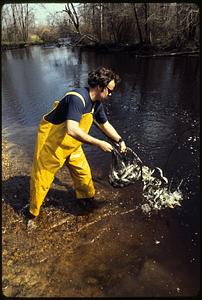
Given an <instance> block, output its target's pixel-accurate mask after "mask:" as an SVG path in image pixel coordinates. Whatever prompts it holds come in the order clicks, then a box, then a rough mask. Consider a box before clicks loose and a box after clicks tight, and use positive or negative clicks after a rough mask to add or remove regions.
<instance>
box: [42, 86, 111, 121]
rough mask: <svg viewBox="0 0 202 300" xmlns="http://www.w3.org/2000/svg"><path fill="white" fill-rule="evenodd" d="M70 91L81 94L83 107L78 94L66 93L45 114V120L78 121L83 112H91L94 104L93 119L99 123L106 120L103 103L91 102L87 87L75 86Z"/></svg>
mask: <svg viewBox="0 0 202 300" xmlns="http://www.w3.org/2000/svg"><path fill="white" fill-rule="evenodd" d="M71 92H77V93H79V94H80V95H82V96H83V98H84V100H85V107H84V103H83V101H82V100H81V98H79V97H78V96H75V95H66V96H64V97H63V98H62V99H61V100H60V101H59V104H58V106H57V107H56V108H55V109H54V110H53V111H52V112H50V113H49V114H47V115H46V116H45V119H46V120H47V121H49V122H50V123H52V124H61V123H63V122H64V121H66V120H74V121H77V122H79V121H80V119H81V117H82V115H83V114H86V113H89V112H91V110H92V107H93V105H94V104H95V106H94V113H93V117H94V118H95V120H96V121H97V122H98V123H100V124H104V123H105V122H106V121H107V116H106V113H105V111H104V107H103V104H102V103H101V102H100V101H98V100H97V101H96V102H92V100H91V98H90V95H89V88H86V87H85V88H76V89H74V90H71Z"/></svg>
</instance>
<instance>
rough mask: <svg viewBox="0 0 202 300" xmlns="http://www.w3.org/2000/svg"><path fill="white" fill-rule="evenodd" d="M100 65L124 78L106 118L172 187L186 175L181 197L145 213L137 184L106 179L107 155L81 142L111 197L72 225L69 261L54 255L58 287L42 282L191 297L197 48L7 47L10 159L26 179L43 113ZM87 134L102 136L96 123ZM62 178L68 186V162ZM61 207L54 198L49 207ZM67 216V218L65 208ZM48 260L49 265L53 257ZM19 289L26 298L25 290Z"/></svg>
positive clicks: (91, 292) (58, 291)
mask: <svg viewBox="0 0 202 300" xmlns="http://www.w3.org/2000/svg"><path fill="white" fill-rule="evenodd" d="M102 65H103V66H107V67H110V68H112V69H114V70H115V71H116V72H117V73H118V74H119V75H120V77H121V83H120V84H119V86H118V87H117V89H116V90H115V92H114V93H113V95H112V96H111V97H110V99H109V101H108V102H106V104H105V109H106V112H107V115H108V118H109V121H110V122H111V123H112V124H113V126H114V127H115V128H116V129H117V131H118V132H119V133H120V134H121V136H122V137H123V139H124V140H125V142H126V144H127V146H129V147H130V148H132V149H133V150H134V151H135V152H136V153H137V154H138V156H139V157H140V158H141V159H142V161H143V162H144V164H145V165H147V166H149V167H151V168H152V167H155V166H158V167H160V168H162V169H163V171H164V175H165V176H166V177H167V178H168V179H169V181H170V182H171V181H172V187H173V188H175V187H177V185H178V184H179V183H180V181H181V180H182V179H183V183H182V185H181V190H182V193H183V201H182V205H181V206H180V207H175V208H173V209H169V208H167V209H164V210H162V211H159V212H158V213H155V214H153V215H151V216H150V217H148V216H144V215H143V213H142V212H141V211H139V210H136V209H135V207H136V206H137V204H139V202H140V201H141V188H140V186H139V185H138V184H133V185H130V186H128V187H127V188H123V189H114V188H112V187H110V186H109V183H108V173H109V166H110V162H111V155H110V154H106V153H104V152H102V151H101V150H100V149H98V148H96V147H92V146H90V145H84V150H85V153H86V156H87V158H88V161H89V164H90V166H91V169H92V173H93V178H94V180H95V183H96V184H97V186H98V190H97V193H98V198H99V195H100V194H102V193H103V197H104V198H105V199H108V200H109V202H108V204H106V207H105V208H103V209H102V210H101V211H100V213H99V211H97V212H96V213H95V214H94V215H91V216H90V219H86V221H85V222H84V224H83V225H82V226H83V227H81V228H83V231H82V230H81V231H80V230H79V231H78V233H77V240H76V242H75V244H74V250H75V249H76V250H75V251H73V252H72V253H71V255H70V256H69V258H68V259H69V263H66V265H65V264H64V258H61V257H58V258H57V259H58V261H59V262H58V264H57V266H58V267H57V268H56V269H57V270H56V271H55V273H54V272H53V277H54V278H55V279H54V280H55V282H56V285H57V288H56V287H55V288H54V292H50V290H51V289H50V290H49V288H50V286H48V287H47V286H46V290H47V289H48V290H47V295H49V296H58V297H60V296H64V297H65V296H85V297H88V296H104V297H107V296H108V297H110V296H111V297H122V296H130V297H131V296H134V297H137V296H194V295H196V294H198V292H199V264H200V262H199V259H200V258H199V251H200V245H199V244H200V240H199V237H200V226H199V225H200V205H199V203H200V185H199V176H200V171H199V164H200V163H199V161H200V157H199V150H200V149H199V148H200V146H199V123H200V114H199V109H200V104H199V103H200V98H199V57H198V56H181V57H179V56H178V57H155V58H151V57H138V56H135V55H134V54H130V53H124V52H122V53H118V52H116V53H115V52H114V53H96V52H94V51H82V50H81V49H75V50H72V49H71V48H66V47H61V48H51V49H45V48H43V47H40V46H33V47H30V48H25V49H14V50H7V51H4V52H3V53H2V135H3V138H6V139H7V140H8V142H9V146H8V151H9V153H10V157H11V160H15V161H19V162H22V164H21V165H22V168H21V175H23V172H24V174H26V175H27V178H28V176H29V170H30V168H31V162H32V158H33V151H34V144H35V137H36V131H37V126H38V123H39V121H40V119H41V117H42V115H43V114H45V113H46V112H48V111H49V110H50V109H51V108H52V105H53V102H54V100H55V99H60V98H61V97H62V96H63V95H64V94H65V93H66V91H67V90H69V89H70V88H73V87H77V86H86V83H87V76H88V72H89V71H90V70H92V69H94V68H96V67H98V66H102ZM90 133H91V134H92V135H93V136H96V137H100V138H103V139H106V138H105V137H104V136H103V135H102V133H101V132H99V131H98V129H97V128H95V127H92V128H91V131H90ZM58 176H59V178H60V180H61V182H63V183H61V182H60V184H61V185H63V186H65V185H67V187H66V190H67V189H71V187H70V186H71V180H70V178H69V175H68V173H67V170H66V169H62V170H61V172H60V173H59V175H58ZM4 184H5V186H7V187H8V182H3V185H4ZM27 189H28V182H27ZM66 190H65V191H66ZM58 193H59V192H58ZM66 193H67V191H66ZM52 196H53V195H52ZM100 197H101V196H100ZM52 198H53V197H52ZM101 198H102V197H101ZM109 203H110V206H109ZM56 204H57V205H58V202H57V203H56ZM57 205H55V207H54V199H53V200H52V206H51V207H53V209H54V211H57V209H58V207H57ZM59 206H60V205H59ZM47 209H48V208H47ZM47 212H48V210H47ZM68 215H69V216H70V218H71V216H73V214H72V215H71V209H69V210H68ZM49 218H50V217H49ZM63 225H65V224H63ZM56 236H57V235H56ZM60 238H61V237H60ZM66 259H67V258H66ZM81 259H82V260H81ZM54 263H55V262H54ZM48 266H49V268H50V269H51V268H53V262H50V263H49V264H48ZM67 268H68V271H67ZM61 274H63V275H62V276H61ZM70 274H71V276H70ZM64 277H65V278H66V279H65V278H64ZM67 278H68V279H67ZM67 282H68V283H67ZM10 284H12V283H10ZM44 286H45V285H44ZM23 293H24V294H23ZM32 294H33V293H32ZM19 295H20V296H27V295H28V294H27V293H26V289H25V290H23V292H22V291H21V292H19ZM34 295H35V296H43V295H45V294H43V292H42V291H39V292H38V294H37V292H35V294H34Z"/></svg>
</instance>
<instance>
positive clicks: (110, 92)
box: [106, 86, 113, 95]
mask: <svg viewBox="0 0 202 300" xmlns="http://www.w3.org/2000/svg"><path fill="white" fill-rule="evenodd" d="M106 88H107V92H108V95H111V94H112V92H113V90H110V89H109V88H108V86H106Z"/></svg>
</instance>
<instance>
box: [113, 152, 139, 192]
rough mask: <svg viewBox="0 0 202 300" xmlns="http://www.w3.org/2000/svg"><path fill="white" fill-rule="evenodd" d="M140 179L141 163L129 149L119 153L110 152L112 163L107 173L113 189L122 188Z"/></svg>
mask: <svg viewBox="0 0 202 300" xmlns="http://www.w3.org/2000/svg"><path fill="white" fill-rule="evenodd" d="M141 178H142V161H141V159H140V158H139V157H138V156H137V154H136V153H135V152H134V151H133V150H132V149H130V148H128V147H127V148H126V151H125V152H119V151H118V150H117V149H116V148H113V151H112V163H111V168H110V173H109V182H110V184H111V185H112V186H113V187H124V186H127V185H129V184H131V183H134V182H135V181H137V180H140V179H141Z"/></svg>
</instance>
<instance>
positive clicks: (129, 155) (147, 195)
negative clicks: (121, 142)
mask: <svg viewBox="0 0 202 300" xmlns="http://www.w3.org/2000/svg"><path fill="white" fill-rule="evenodd" d="M126 150H127V151H126V152H125V153H124V154H122V153H120V152H119V151H118V150H117V149H114V150H113V151H112V163H111V168H110V173H109V176H108V179H109V183H110V184H111V185H112V186H113V187H116V188H122V187H126V186H128V185H129V184H133V183H135V182H136V181H138V180H141V181H143V199H144V201H145V203H144V204H142V206H141V209H142V211H143V212H144V213H151V211H152V210H160V209H162V208H166V207H169V208H174V207H175V206H181V201H182V199H183V195H182V193H181V191H180V189H179V187H180V185H181V184H182V181H181V182H180V184H179V186H178V188H177V190H175V191H174V192H171V191H170V188H169V187H168V184H169V182H168V179H167V177H165V176H164V174H163V170H162V169H161V168H159V167H155V168H153V169H152V168H149V167H148V166H146V165H143V162H142V160H141V159H140V158H139V156H138V155H137V154H136V153H135V152H134V151H133V150H132V149H130V148H128V147H127V148H126Z"/></svg>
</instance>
